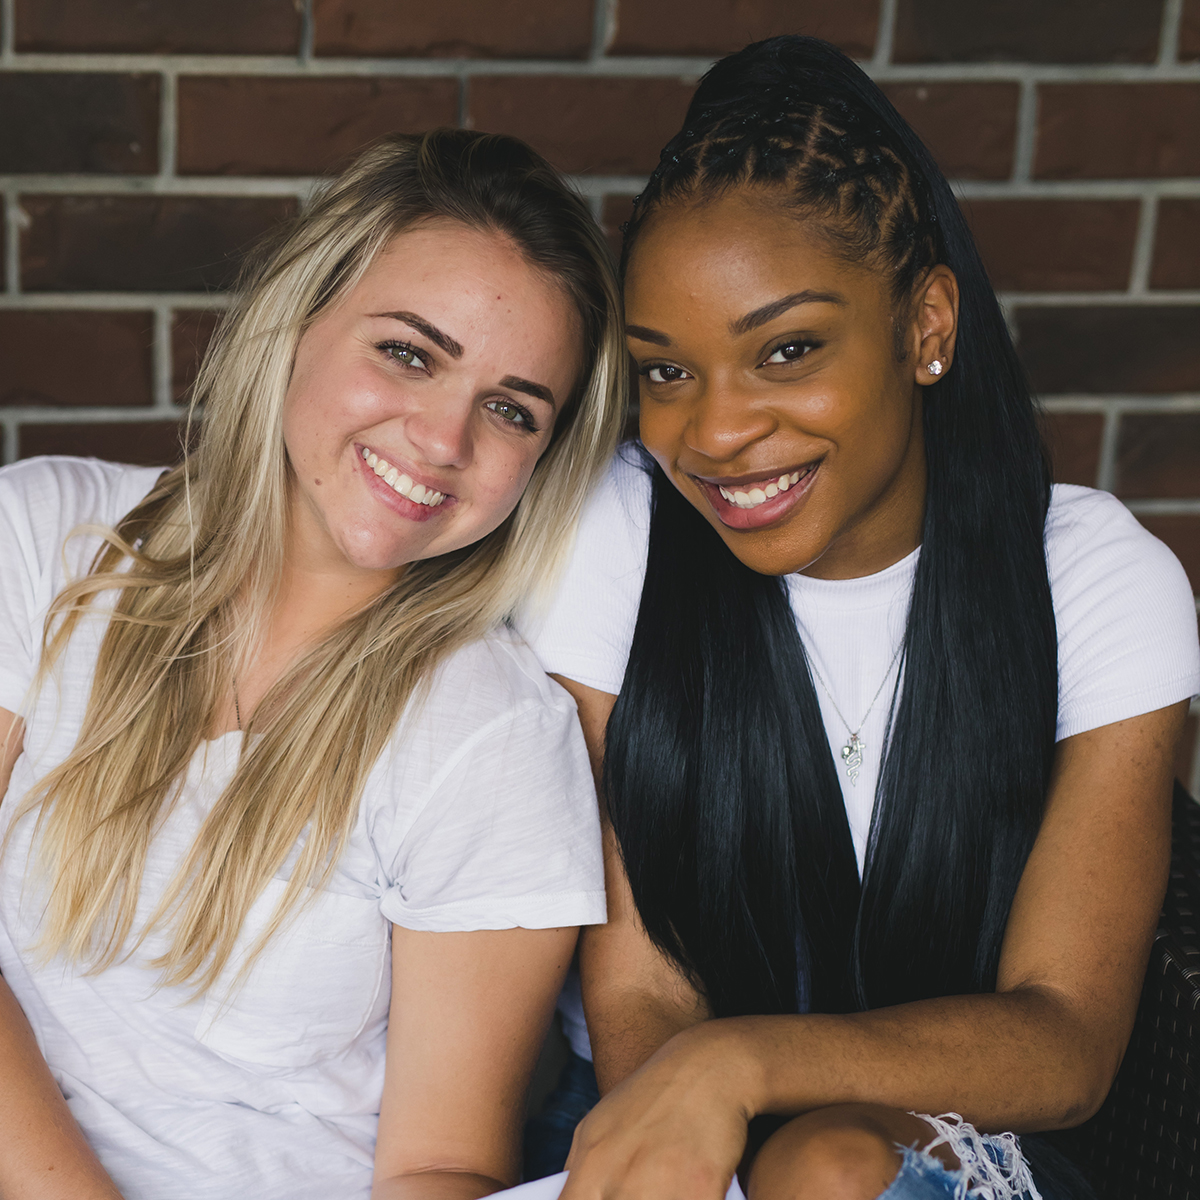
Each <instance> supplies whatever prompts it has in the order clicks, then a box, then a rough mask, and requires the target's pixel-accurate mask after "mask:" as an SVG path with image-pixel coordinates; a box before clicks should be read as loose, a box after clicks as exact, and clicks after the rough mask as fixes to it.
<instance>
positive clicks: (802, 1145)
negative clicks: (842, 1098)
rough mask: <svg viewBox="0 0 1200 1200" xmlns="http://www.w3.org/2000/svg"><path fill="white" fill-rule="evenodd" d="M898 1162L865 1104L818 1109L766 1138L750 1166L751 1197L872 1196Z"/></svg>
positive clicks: (838, 1199) (871, 1199)
mask: <svg viewBox="0 0 1200 1200" xmlns="http://www.w3.org/2000/svg"><path fill="white" fill-rule="evenodd" d="M902 1162H903V1158H902V1156H901V1154H900V1152H899V1151H898V1150H897V1149H896V1146H895V1142H894V1140H893V1139H892V1137H891V1136H890V1134H889V1132H888V1130H887V1129H886V1127H885V1126H884V1125H881V1124H880V1122H878V1121H877V1120H875V1119H874V1118H873V1117H872V1115H871V1113H870V1111H869V1110H868V1109H867V1108H866V1106H846V1107H845V1108H832V1109H821V1110H819V1111H817V1112H813V1113H807V1114H806V1115H805V1116H803V1117H797V1118H796V1119H795V1120H793V1121H789V1122H788V1123H787V1124H786V1125H785V1126H784V1127H783V1128H782V1129H780V1130H779V1131H778V1132H777V1133H775V1134H774V1135H773V1136H772V1137H771V1138H769V1139H768V1140H767V1142H766V1144H765V1145H764V1146H763V1148H762V1150H760V1151H759V1153H758V1156H757V1157H756V1158H755V1160H754V1163H753V1165H752V1167H751V1170H750V1178H749V1181H748V1184H749V1188H748V1191H749V1200H875V1197H877V1196H879V1195H880V1194H881V1193H883V1192H885V1191H887V1189H888V1188H889V1187H890V1186H891V1184H892V1181H893V1180H894V1179H895V1178H896V1174H897V1172H898V1171H899V1170H900V1167H901V1164H902Z"/></svg>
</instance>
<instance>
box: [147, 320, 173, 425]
mask: <svg viewBox="0 0 1200 1200" xmlns="http://www.w3.org/2000/svg"><path fill="white" fill-rule="evenodd" d="M152 355H153V358H152V360H151V362H152V370H153V375H152V380H153V387H154V391H153V395H154V408H155V409H156V410H158V411H160V412H161V411H163V410H166V409H171V408H173V406H174V400H175V397H174V395H173V394H172V391H171V375H172V369H173V367H174V363H173V362H172V361H171V360H172V346H171V308H170V305H168V304H164V303H163V302H162V301H161V300H160V301H158V302H157V303H156V304H155V305H154V347H153V350H152Z"/></svg>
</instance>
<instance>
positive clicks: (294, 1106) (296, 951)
mask: <svg viewBox="0 0 1200 1200" xmlns="http://www.w3.org/2000/svg"><path fill="white" fill-rule="evenodd" d="M159 474H160V472H159V471H158V470H147V469H145V468H139V467H126V466H117V465H114V464H111V463H102V462H97V461H95V460H93V459H72V458H44V459H32V460H28V461H25V462H21V463H16V464H14V465H12V466H9V467H5V468H4V469H3V470H2V471H0V566H2V569H0V708H6V709H8V710H9V711H11V712H20V713H22V715H23V716H24V718H25V739H24V752H23V754H22V755H21V757H20V758H19V759H18V761H17V764H16V766H15V768H14V770H13V774H12V779H11V782H10V784H9V788H8V791H7V793H6V794H5V795H4V797H3V800H2V802H0V836H3V835H4V833H5V832H11V840H10V842H9V845H8V853H7V855H6V857H5V858H4V860H3V862H2V863H0V971H2V972H3V975H4V978H5V980H6V982H7V983H8V985H9V986H10V987H11V988H12V991H13V993H14V994H15V996H16V998H17V1000H18V1001H19V1002H20V1004H21V1006H22V1008H23V1009H24V1011H25V1013H26V1015H27V1016H28V1018H29V1020H30V1023H31V1024H32V1026H33V1029H34V1032H35V1033H36V1035H37V1039H38V1044H39V1046H40V1047H41V1049H42V1053H43V1054H44V1055H45V1057H46V1060H47V1062H48V1063H49V1065H50V1068H51V1071H52V1072H53V1074H54V1078H55V1080H56V1081H57V1083H58V1085H59V1086H60V1088H61V1089H62V1091H63V1094H64V1095H65V1096H66V1098H67V1102H68V1104H69V1105H70V1108H71V1112H72V1113H73V1114H74V1116H75V1118H76V1119H77V1120H78V1122H79V1124H80V1125H81V1126H82V1128H83V1130H84V1133H85V1134H86V1136H87V1138H88V1140H89V1142H90V1143H91V1145H92V1146H93V1148H94V1149H95V1150H96V1152H97V1153H98V1155H99V1157H100V1160H101V1162H102V1163H103V1164H104V1166H105V1167H106V1168H107V1170H108V1171H109V1173H110V1174H111V1175H112V1177H113V1178H114V1180H115V1181H116V1183H117V1186H118V1188H119V1189H120V1191H121V1194H122V1195H123V1196H125V1197H126V1198H127V1200H142V1198H144V1200H230V1198H233V1197H253V1198H254V1200H318V1198H321V1200H324V1198H325V1197H331V1196H339V1197H358V1198H361V1200H366V1197H367V1196H368V1194H369V1192H370V1190H371V1175H372V1166H373V1161H374V1148H375V1133H376V1126H377V1124H378V1115H379V1103H380V1097H381V1094H382V1090H383V1073H384V1058H385V1042H386V1034H387V1021H388V1012H389V1001H390V995H391V944H390V934H391V929H392V925H393V923H394V924H396V925H400V926H403V927H404V928H407V929H414V930H424V931H430V932H454V931H463V930H477V929H509V928H513V927H515V926H523V927H525V928H532V929H539V928H550V927H555V926H563V925H581V924H588V923H592V922H598V921H603V920H604V918H605V909H604V890H603V887H604V884H603V877H604V872H603V864H602V861H601V855H600V828H599V819H598V815H597V812H596V799H595V790H594V786H593V783H592V778H591V769H590V767H589V765H588V760H587V751H586V748H585V747H584V744H583V736H582V733H581V732H580V729H579V721H578V718H577V716H576V713H575V705H574V702H573V701H572V700H571V698H570V697H569V696H568V695H567V693H566V692H565V691H564V690H563V689H562V688H559V687H557V686H556V685H555V684H554V683H553V681H552V680H549V679H547V677H546V675H545V673H544V672H543V671H542V669H541V667H540V665H539V663H538V661H537V659H536V658H535V657H534V656H533V654H532V653H531V651H530V650H529V648H528V647H527V646H525V645H523V644H522V642H521V641H520V639H519V638H518V637H517V636H516V635H515V634H513V633H512V632H511V631H508V630H505V629H498V630H496V631H495V633H494V634H493V635H492V636H489V637H487V638H483V639H480V640H479V641H477V642H473V643H471V644H469V645H467V646H465V647H463V648H462V649H461V650H459V651H457V652H455V653H454V654H452V655H450V656H449V657H448V658H447V659H446V660H444V661H443V662H442V663H441V665H440V666H439V667H438V669H437V670H436V671H435V672H434V675H433V677H432V678H431V680H430V682H429V687H428V691H427V693H426V694H424V695H422V697H421V698H420V699H419V700H414V702H412V703H410V704H409V705H408V707H407V708H406V710H405V712H404V713H403V714H402V716H401V718H400V720H399V722H398V723H397V726H396V728H395V730H394V732H393V736H392V738H391V740H390V742H389V743H388V745H387V746H386V747H385V749H384V751H383V753H382V754H381V755H380V757H379V760H378V761H377V763H376V764H375V767H374V769H373V770H372V771H371V772H370V775H369V777H368V779H367V781H366V785H365V788H364V791H363V795H362V798H361V800H360V803H359V807H358V813H357V817H356V819H355V822H354V826H353V828H352V830H351V832H350V837H349V840H348V844H347V846H346V849H345V851H344V853H343V854H342V856H341V858H340V859H339V860H338V862H337V865H336V867H335V869H334V872H333V874H332V876H331V877H330V879H329V880H328V881H327V883H326V884H325V886H324V888H323V889H322V891H321V893H320V894H319V895H318V896H315V897H311V898H310V900H309V901H308V902H307V903H306V905H305V907H303V908H302V909H301V910H300V911H299V912H296V913H294V914H293V915H292V917H291V919H290V920H288V921H287V922H286V923H285V925H284V926H283V927H282V929H281V930H280V931H279V932H278V933H276V934H275V935H274V936H273V937H272V938H271V940H270V941H269V942H268V943H267V946H266V948H265V949H264V950H263V952H262V954H261V955H260V956H259V958H258V959H257V960H256V961H255V964H254V967H253V968H252V969H251V970H250V972H249V974H248V976H247V977H246V978H245V980H244V981H242V982H241V983H240V984H239V983H237V981H236V977H237V974H238V971H239V969H240V967H241V964H242V962H243V961H244V959H243V955H244V953H245V952H246V950H247V949H248V948H249V947H251V946H252V945H253V944H254V943H255V940H256V938H257V936H258V934H259V932H260V931H261V930H262V929H263V928H264V926H265V923H266V921H267V920H268V919H269V918H270V916H271V914H272V912H273V910H274V906H275V904H276V903H277V902H278V900H279V898H280V895H281V894H282V892H283V890H284V887H285V886H286V880H287V878H288V877H289V875H290V861H291V859H289V862H288V863H285V865H284V867H283V868H281V870H280V871H279V872H278V874H277V876H276V877H275V878H273V879H271V880H269V881H268V883H267V885H266V887H265V889H264V891H263V892H262V893H261V894H260V896H259V897H258V899H257V900H256V901H255V903H254V904H253V905H252V907H251V909H250V912H249V914H248V916H247V919H246V922H245V924H244V925H243V927H242V930H241V932H240V935H239V937H238V940H237V943H236V945H235V951H234V956H233V959H232V960H231V962H230V965H229V966H228V967H227V968H226V970H225V971H224V972H223V974H222V976H221V978H220V979H219V980H218V981H217V983H216V984H215V985H214V986H213V987H212V988H210V989H209V990H208V991H207V992H206V993H204V994H202V995H200V996H195V995H194V994H193V991H192V989H190V988H189V987H187V986H181V987H164V986H161V985H160V982H159V978H158V972H157V971H156V970H155V969H154V968H153V967H152V965H151V961H152V960H153V959H154V957H155V956H156V954H160V953H162V952H163V951H165V950H166V949H167V946H168V939H167V934H166V933H164V932H163V931H161V930H155V931H153V932H152V933H151V934H150V935H149V937H148V938H147V940H146V941H145V942H144V943H142V944H141V945H140V946H139V947H137V948H136V950H135V951H134V952H133V953H132V954H131V955H130V956H129V957H127V958H124V959H121V960H120V961H118V962H117V963H115V964H114V965H113V966H111V967H109V968H108V969H106V970H104V971H100V972H98V973H95V974H88V973H86V971H84V970H82V969H81V968H79V967H78V966H75V965H72V964H70V963H67V962H65V961H64V960H63V959H62V958H54V959H52V960H50V961H49V962H47V961H44V960H43V959H41V958H39V956H38V955H37V953H36V952H35V951H34V949H33V946H34V943H35V942H36V940H37V938H38V935H39V933H40V930H41V919H42V914H43V912H44V905H45V886H46V881H45V880H44V879H42V878H41V876H40V873H39V872H38V871H37V869H36V859H31V858H30V849H31V845H32V834H33V824H34V820H35V814H33V813H31V814H29V815H28V816H27V817H26V818H25V819H23V820H22V821H19V822H16V823H14V822H13V816H14V811H15V809H16V807H17V805H18V803H19V802H20V800H21V799H22V798H23V797H24V796H25V795H26V794H28V793H29V791H30V789H31V788H33V787H35V786H36V783H37V781H38V780H39V779H41V778H42V777H43V776H44V775H45V774H46V772H47V771H49V770H51V769H52V768H53V767H55V766H57V765H58V764H59V763H61V762H62V761H63V760H64V759H65V758H66V756H67V755H68V754H69V753H70V751H71V749H72V748H73V747H74V745H75V741H76V738H77V737H78V735H79V730H80V725H81V722H82V720H83V715H84V711H85V709H86V706H87V702H88V696H89V694H90V691H91V683H92V674H93V672H94V669H95V666H96V660H97V655H98V652H99V649H100V644H101V640H102V638H103V635H104V631H105V629H106V627H107V615H106V611H107V606H108V604H110V603H111V598H109V600H108V601H106V599H105V598H104V597H101V598H100V599H99V600H98V601H97V602H96V604H95V605H94V606H93V607H94V612H93V613H92V614H89V615H88V616H86V617H84V618H83V619H82V620H81V622H80V625H79V627H78V629H77V631H76V632H75V633H74V634H73V635H72V637H71V639H70V642H69V643H68V645H67V648H66V650H65V652H64V654H63V656H62V658H61V659H60V660H59V662H58V663H57V664H56V667H55V670H54V672H53V675H52V677H51V678H50V679H49V680H48V681H47V682H46V684H45V686H44V687H42V688H40V689H39V690H38V692H37V693H36V694H35V695H31V694H30V686H31V684H32V682H33V680H34V675H35V672H36V669H37V663H38V656H39V653H40V649H41V637H42V628H43V623H44V620H45V615H46V610H47V608H48V606H49V604H50V602H51V600H52V599H53V598H54V596H56V595H57V594H58V592H59V591H60V590H61V589H62V587H63V585H64V584H65V583H66V582H67V580H68V579H69V578H72V577H75V578H77V577H79V576H80V575H82V574H84V573H85V572H86V571H87V568H88V565H89V563H90V562H91V560H92V557H93V555H94V554H95V553H96V550H97V548H98V547H99V545H100V541H99V539H98V537H96V536H95V535H94V534H89V533H87V532H86V531H85V532H82V533H77V534H75V536H72V533H73V531H76V530H78V529H79V527H80V526H84V525H89V524H90V525H93V526H94V525H103V526H112V525H114V524H115V523H116V522H117V521H119V520H120V519H121V518H122V517H123V516H124V515H125V514H126V513H127V512H129V511H130V509H132V508H133V507H134V506H135V505H136V504H137V503H138V502H139V501H141V500H142V499H143V497H144V496H145V495H146V493H147V492H148V491H149V490H150V489H151V488H152V487H153V486H154V483H155V481H156V480H157V478H158V476H159ZM242 741H243V735H242V734H241V733H240V732H231V733H227V734H225V735H224V736H222V737H219V738H216V739H214V740H213V741H210V742H204V743H201V745H200V747H199V749H198V750H197V751H196V754H195V756H194V757H193V759H192V761H191V763H190V764H189V766H188V769H187V771H186V773H185V777H184V778H183V779H182V780H181V781H180V788H179V791H178V793H177V795H176V797H175V800H174V803H173V804H172V805H171V806H170V808H169V810H168V811H167V812H166V813H164V815H163V817H162V820H161V822H160V825H159V828H158V830H157V832H156V834H155V837H154V839H153V841H152V843H151V846H150V850H149V853H148V857H147V862H146V868H145V871H144V873H143V877H142V888H141V891H140V893H139V901H138V909H137V924H138V925H139V926H142V925H143V924H144V922H145V920H146V918H147V917H148V916H149V915H150V914H151V913H152V912H153V911H154V909H155V908H156V907H157V902H158V900H159V899H161V897H162V895H163V892H164V889H165V888H166V886H167V884H168V883H169V881H170V880H171V878H172V877H173V876H174V873H175V871H176V870H177V868H178V867H179V864H180V862H181V861H182V858H183V856H184V855H185V854H186V852H187V850H188V849H189V847H190V846H191V844H192V842H193V841H194V839H195V837H196V835H197V832H198V830H199V828H200V826H201V824H202V823H203V821H204V819H205V817H206V816H207V814H208V812H209V811H210V810H211V808H212V806H213V804H214V803H215V802H216V800H217V799H218V798H219V797H220V795H221V793H222V791H223V790H224V788H225V787H226V785H227V784H228V783H229V781H230V779H231V778H232V776H233V773H234V771H235V770H236V769H237V766H238V760H239V756H240V753H241V750H242ZM292 858H294V852H293V855H292ZM3 1136H4V1134H3V1131H0V1137H3Z"/></svg>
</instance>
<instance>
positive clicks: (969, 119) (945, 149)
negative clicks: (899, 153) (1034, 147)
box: [883, 83, 1020, 179]
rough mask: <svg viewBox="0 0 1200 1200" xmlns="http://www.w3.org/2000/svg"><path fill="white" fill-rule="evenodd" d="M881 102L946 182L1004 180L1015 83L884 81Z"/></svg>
mask: <svg viewBox="0 0 1200 1200" xmlns="http://www.w3.org/2000/svg"><path fill="white" fill-rule="evenodd" d="M883 90H884V92H885V93H886V94H887V98H888V99H889V100H890V101H891V102H892V103H893V104H894V105H895V106H896V107H897V108H898V109H899V110H900V115H901V116H902V117H903V118H904V119H905V120H906V121H907V122H908V123H909V124H910V125H911V126H912V127H913V129H915V130H916V131H917V134H918V135H919V136H920V138H921V140H922V141H924V143H925V145H926V146H928V147H929V149H930V151H931V152H932V154H933V156H934V158H935V159H937V163H938V166H939V167H941V168H942V172H943V173H944V174H945V175H947V176H948V177H949V178H951V179H1007V178H1008V177H1009V175H1010V174H1011V173H1012V166H1013V148H1014V146H1015V145H1016V137H1017V102H1018V100H1019V98H1020V88H1019V87H1018V86H1017V85H1016V84H1015V83H889V84H886V85H885V86H884V89H883Z"/></svg>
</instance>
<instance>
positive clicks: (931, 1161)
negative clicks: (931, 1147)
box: [879, 1146, 965, 1200]
mask: <svg viewBox="0 0 1200 1200" xmlns="http://www.w3.org/2000/svg"><path fill="white" fill-rule="evenodd" d="M963 1174H964V1173H963V1172H962V1171H948V1170H946V1168H945V1167H943V1166H942V1164H941V1163H940V1162H939V1161H938V1160H937V1159H936V1158H934V1157H933V1155H931V1154H926V1153H925V1152H924V1151H923V1150H913V1149H910V1148H909V1147H907V1146H906V1147H905V1148H904V1164H903V1166H901V1168H900V1172H899V1174H898V1175H897V1176H896V1178H895V1179H893V1180H892V1185H891V1187H889V1188H888V1189H887V1191H885V1192H884V1193H883V1194H882V1195H881V1196H880V1197H879V1200H956V1193H958V1194H959V1195H961V1194H962V1191H960V1188H959V1185H960V1183H961V1182H962V1180H963ZM963 1190H965V1189H963Z"/></svg>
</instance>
